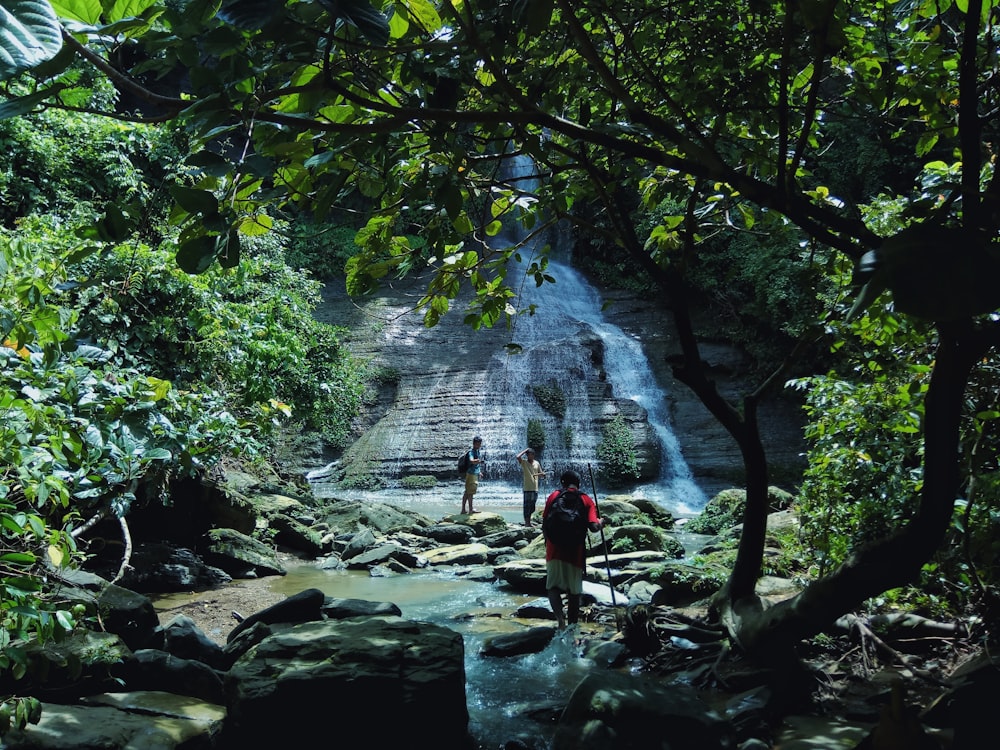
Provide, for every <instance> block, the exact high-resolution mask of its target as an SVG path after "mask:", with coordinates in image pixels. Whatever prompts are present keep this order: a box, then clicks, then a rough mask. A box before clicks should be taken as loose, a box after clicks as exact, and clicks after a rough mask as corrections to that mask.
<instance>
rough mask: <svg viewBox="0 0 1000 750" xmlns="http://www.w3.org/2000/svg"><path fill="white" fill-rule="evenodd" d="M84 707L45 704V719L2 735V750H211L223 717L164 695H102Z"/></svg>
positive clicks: (215, 708) (220, 711)
mask: <svg viewBox="0 0 1000 750" xmlns="http://www.w3.org/2000/svg"><path fill="white" fill-rule="evenodd" d="M86 703H87V704H86V705H85V704H83V703H81V704H79V705H59V704H55V703H42V718H41V720H40V721H39V722H38V723H37V724H28V725H27V726H26V727H25V728H24V729H14V730H12V731H11V732H9V733H7V734H6V735H4V738H3V747H4V750H65V749H66V748H150V750H152V749H153V748H157V749H159V750H169V748H181V747H183V748H210V747H215V746H216V745H215V737H216V736H217V735H218V733H219V731H220V730H221V728H222V720H223V717H224V715H225V709H224V708H223V707H222V706H220V705H217V704H213V703H208V702H206V701H202V700H198V699H196V698H190V697H188V696H184V695H174V694H172V693H167V692H162V691H155V692H139V693H104V694H101V695H97V696H94V697H92V698H90V699H88V700H87V702H86Z"/></svg>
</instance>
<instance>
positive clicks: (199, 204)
mask: <svg viewBox="0 0 1000 750" xmlns="http://www.w3.org/2000/svg"><path fill="white" fill-rule="evenodd" d="M170 194H171V195H172V196H173V198H174V200H175V201H177V205H179V206H180V207H181V208H183V209H184V210H185V211H187V212H188V213H192V214H203V215H205V216H211V215H214V214H217V213H218V212H219V201H218V199H217V198H216V197H215V195H214V194H213V193H211V192H210V191H208V190H195V189H194V188H188V187H183V186H182V185H177V184H174V185H171V186H170Z"/></svg>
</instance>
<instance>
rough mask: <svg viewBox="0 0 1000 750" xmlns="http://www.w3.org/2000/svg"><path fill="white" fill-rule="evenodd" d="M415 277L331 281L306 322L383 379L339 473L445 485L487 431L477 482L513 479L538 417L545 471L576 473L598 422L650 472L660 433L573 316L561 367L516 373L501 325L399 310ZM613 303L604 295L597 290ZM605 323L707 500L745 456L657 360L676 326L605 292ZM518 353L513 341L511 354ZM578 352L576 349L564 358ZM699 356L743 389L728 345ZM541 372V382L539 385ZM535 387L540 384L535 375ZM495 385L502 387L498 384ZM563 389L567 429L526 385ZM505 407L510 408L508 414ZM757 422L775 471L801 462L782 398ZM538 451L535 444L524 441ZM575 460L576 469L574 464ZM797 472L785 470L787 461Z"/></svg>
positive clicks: (796, 422) (511, 337) (510, 338)
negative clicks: (569, 403) (338, 330)
mask: <svg viewBox="0 0 1000 750" xmlns="http://www.w3.org/2000/svg"><path fill="white" fill-rule="evenodd" d="M418 290H419V286H418V285H413V286H412V287H409V288H407V287H405V286H404V287H403V288H396V289H391V290H385V291H383V292H382V293H380V294H379V295H378V296H376V297H373V298H370V299H366V300H364V301H357V300H355V301H352V300H349V299H348V298H347V297H346V295H345V294H344V293H343V292H342V290H340V289H336V288H331V287H328V288H327V290H326V292H325V299H326V301H325V303H324V304H323V305H322V306H321V307H320V309H319V310H317V317H319V318H320V319H321V320H325V321H327V322H330V323H332V324H335V325H339V326H345V327H347V328H349V329H350V331H351V334H350V337H349V338H348V341H347V345H348V346H349V347H350V348H351V350H352V351H353V352H354V353H355V354H356V355H357V356H359V357H362V358H365V359H369V360H370V361H371V362H372V363H373V364H374V366H376V367H377V368H379V369H380V370H381V371H382V372H383V373H384V377H383V379H382V385H381V387H380V389H379V392H378V394H377V395H375V397H374V399H373V401H374V403H373V405H372V407H371V409H370V410H369V413H368V415H367V416H366V417H365V418H364V420H363V421H362V422H361V423H359V424H358V425H357V430H358V439H357V441H356V442H355V443H354V444H353V445H352V446H351V447H350V448H348V449H347V450H346V451H345V452H344V454H343V456H342V457H341V459H340V461H341V469H342V470H343V472H344V474H345V475H346V477H347V478H348V480H351V479H353V480H354V482H355V486H369V487H373V488H375V487H377V485H378V484H379V483H387V484H393V483H396V482H399V481H401V480H404V479H405V478H406V477H414V476H419V475H428V476H433V477H435V478H437V479H438V480H454V479H455V477H456V473H457V471H456V462H457V459H458V455H459V454H460V453H461V452H462V451H463V450H467V449H469V448H471V441H472V437H473V436H474V435H482V436H483V438H484V446H483V451H484V455H485V458H486V464H485V465H484V471H485V476H486V477H488V478H490V479H503V480H507V481H511V482H517V481H519V480H520V469H519V467H518V466H517V464H516V462H515V456H516V454H517V453H518V452H519V451H520V450H522V449H523V448H524V447H526V446H527V445H528V442H527V441H528V433H529V425H528V421H537V422H540V423H541V424H542V430H543V434H544V438H545V443H546V445H545V447H543V448H542V450H541V451H539V453H540V455H539V460H540V461H541V463H542V464H543V467H553V466H555V467H559V468H560V470H561V469H562V468H564V467H566V466H575V467H576V468H578V470H579V469H582V470H583V472H584V473H585V472H586V467H587V462H589V461H593V460H595V459H596V457H595V448H596V445H597V443H598V442H599V441H600V439H601V435H602V430H603V428H604V427H605V425H607V424H608V423H609V422H611V421H612V420H614V419H622V420H624V422H625V424H626V425H627V427H628V430H629V432H630V433H631V437H632V440H633V442H634V444H635V449H636V451H635V452H636V456H637V458H638V462H639V468H640V472H641V474H642V479H641V480H642V481H649V480H653V479H655V478H656V477H657V476H658V475H659V473H660V462H661V460H663V457H662V456H661V452H660V447H659V441H658V440H657V438H656V436H655V433H654V431H653V430H652V428H651V427H650V424H649V422H648V420H647V415H646V411H645V410H644V409H643V408H642V407H641V406H639V405H638V404H636V403H635V402H634V401H631V400H627V399H617V398H615V397H614V395H613V393H612V383H610V382H609V380H608V371H607V369H606V363H605V357H606V353H605V349H604V346H603V344H602V341H601V339H600V338H599V337H597V336H595V335H594V333H593V331H591V330H590V328H589V327H588V326H586V325H584V324H582V323H581V324H580V325H577V326H569V327H568V328H567V330H566V331H565V332H563V333H562V334H561V335H564V339H562V340H560V341H559V343H558V344H557V347H558V348H559V350H560V351H563V350H565V351H566V352H567V356H566V361H567V362H568V361H570V360H572V362H573V363H574V364H573V365H572V367H570V366H568V365H567V368H566V370H565V371H563V372H553V373H551V377H548V376H547V374H542V375H536V379H535V381H534V382H532V381H530V380H527V381H523V382H520V384H519V385H515V386H514V387H513V388H511V387H510V385H509V383H507V381H509V380H510V379H511V378H517V377H522V378H523V375H521V374H519V372H518V367H519V366H520V364H521V360H520V359H518V358H519V357H524V356H525V353H524V352H523V351H522V352H521V353H512V354H506V353H505V352H507V351H509V350H510V349H509V346H508V345H510V344H511V343H512V342H515V343H516V342H517V340H518V336H517V333H516V330H515V331H514V332H512V331H510V330H508V329H507V328H506V327H504V326H502V325H498V326H496V327H494V328H492V329H487V328H481V329H480V330H478V331H477V330H473V329H472V328H471V327H470V326H468V325H466V324H465V323H464V322H463V317H464V316H463V314H462V303H461V302H459V303H457V304H456V305H454V306H453V308H454V309H453V312H452V313H451V314H449V315H445V316H444V318H443V319H442V320H441V322H439V323H438V324H437V325H436V326H435V327H433V328H426V327H425V326H424V324H423V319H422V316H421V315H420V314H419V313H412V312H408V311H409V310H411V309H412V306H413V304H414V301H415V300H416V299H419V294H417V291H418ZM605 296H606V298H610V294H608V295H605ZM604 316H605V319H606V320H607V321H608V322H609V323H611V324H613V325H614V326H617V327H618V328H620V329H621V330H622V331H623V332H624V333H625V334H626V335H628V336H631V337H633V338H634V339H636V340H638V341H639V342H641V344H642V348H643V350H644V351H645V353H646V358H647V360H648V362H649V366H650V369H651V370H652V373H653V376H654V377H655V380H656V381H657V383H658V384H659V385H660V386H661V387H662V389H663V398H664V399H666V401H667V402H668V404H669V410H668V412H669V419H670V423H671V426H672V428H673V431H674V433H675V435H676V437H677V440H678V443H679V445H680V447H681V451H682V453H683V455H684V458H685V460H686V462H687V463H688V466H689V468H690V469H691V472H692V474H693V475H694V478H695V480H696V481H697V482H698V483H699V485H701V486H702V487H703V489H705V491H706V492H707V493H709V494H711V493H712V492H714V491H716V490H717V489H722V488H725V487H729V486H733V485H734V484H735V485H738V484H740V483H741V475H742V459H741V457H740V453H739V451H738V449H737V446H736V444H735V442H734V441H733V440H732V438H731V437H730V436H729V435H728V433H726V432H725V431H724V430H723V429H722V427H721V426H720V425H719V424H718V422H717V421H716V420H715V419H714V417H712V415H711V414H710V413H709V412H708V410H707V409H705V407H704V406H703V405H702V404H701V402H700V401H699V400H698V399H697V398H696V397H695V396H694V395H693V394H692V393H691V392H690V390H689V389H688V388H687V386H685V385H684V384H682V383H680V382H678V381H676V380H675V379H674V378H673V375H672V372H671V369H670V365H669V362H668V359H669V357H670V356H671V355H676V353H677V352H678V351H679V347H678V346H677V344H676V340H675V336H674V331H673V321H672V319H671V318H670V314H669V312H668V311H667V310H666V309H665V308H664V307H663V306H662V305H661V304H660V302H659V300H657V299H649V298H639V297H635V296H629V295H620V294H618V295H616V296H615V297H614V301H613V304H611V305H610V306H609V307H608V308H607V309H606V310H605V313H604ZM515 351H516V349H515ZM570 351H575V352H576V354H572V355H571V354H569V352H570ZM705 356H706V359H708V360H709V364H710V366H712V368H713V376H714V377H716V378H717V380H718V382H719V388H720V390H721V391H722V392H723V393H727V392H728V391H731V392H732V393H733V394H734V395H738V394H739V393H741V392H742V390H741V386H742V385H743V384H742V383H741V381H740V375H741V372H742V371H743V370H744V369H745V368H744V363H743V362H742V357H741V355H740V353H739V352H737V351H735V350H731V349H729V348H726V347H721V346H709V347H706V349H705ZM543 378H544V379H543ZM539 381H541V382H539ZM498 384H499V385H498ZM553 384H555V385H556V386H561V387H563V388H564V389H565V390H566V391H567V393H569V392H571V391H572V392H576V393H578V394H579V393H583V394H584V396H583V401H582V402H579V397H577V398H578V402H579V403H581V404H582V405H578V407H577V410H576V412H575V413H574V416H573V421H572V424H570V420H569V419H568V418H567V419H566V420H562V421H561V420H560V419H559V418H558V416H553V415H552V414H550V413H548V412H546V410H545V408H544V407H543V405H542V404H540V403H539V401H538V397H537V388H534V387H533V386H537V385H548V386H552V385H553ZM498 388H504V389H507V391H508V393H507V396H506V398H507V399H508V400H507V402H506V404H501V403H495V399H494V398H493V396H494V395H495V393H496V392H497V390H498ZM515 407H516V408H515ZM760 420H761V425H762V433H763V435H764V439H765V445H766V446H767V448H768V451H769V456H770V457H771V459H772V461H774V462H775V463H776V465H778V466H785V465H789V466H792V467H795V466H796V465H798V464H801V458H800V454H801V453H802V450H803V447H802V438H801V428H800V424H801V417H799V416H798V412H797V410H796V406H795V405H794V404H792V403H790V402H787V403H786V402H784V401H780V400H779V401H776V402H768V403H765V404H764V405H763V406H762V408H761V414H760ZM534 447H536V448H538V446H537V445H536V446H534ZM578 464H579V465H578ZM793 470H794V469H793Z"/></svg>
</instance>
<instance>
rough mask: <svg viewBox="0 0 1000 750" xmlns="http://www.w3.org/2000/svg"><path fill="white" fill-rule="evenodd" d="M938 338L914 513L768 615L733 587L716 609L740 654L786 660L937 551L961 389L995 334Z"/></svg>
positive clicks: (909, 577)
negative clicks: (921, 479) (804, 642)
mask: <svg viewBox="0 0 1000 750" xmlns="http://www.w3.org/2000/svg"><path fill="white" fill-rule="evenodd" d="M939 334H940V339H939V343H938V348H937V358H936V361H935V364H934V370H933V373H932V376H931V382H930V386H929V388H928V392H927V399H926V409H925V421H924V485H923V490H922V494H921V496H920V498H919V506H918V508H917V512H916V513H915V515H914V516H913V518H912V519H911V520H910V521H909V522H908V523H907V524H906V525H905V526H904V527H902V528H900V529H899V530H897V531H896V532H895V533H893V534H892V535H890V536H889V537H886V538H885V539H882V540H880V541H877V542H874V543H872V544H870V545H869V546H867V547H865V548H863V549H860V550H858V551H857V552H856V553H855V554H854V555H852V556H851V557H850V558H849V559H848V560H846V561H845V562H844V563H843V564H842V565H841V566H840V567H839V568H838V569H837V570H835V571H834V572H832V573H831V574H830V575H828V576H825V577H823V578H820V579H818V580H816V581H814V582H813V583H811V584H810V585H809V586H808V587H807V588H806V589H804V590H803V591H802V592H801V593H800V594H798V595H797V596H795V597H793V598H791V599H788V600H786V601H783V602H780V603H779V604H776V605H774V606H773V607H771V608H769V609H764V608H763V607H762V605H761V602H760V601H759V600H758V599H757V597H755V596H750V597H746V596H741V594H743V592H742V591H739V592H738V591H737V589H736V588H735V587H734V586H733V585H732V582H731V584H730V587H729V589H728V591H727V592H726V593H727V596H726V597H725V598H721V600H717V604H718V605H719V606H720V610H721V613H722V619H723V622H724V623H725V625H726V627H727V630H728V631H729V633H730V637H731V639H732V640H733V641H734V642H735V643H736V644H737V645H738V646H739V647H740V648H741V649H742V650H743V651H744V653H746V654H748V655H750V656H751V657H757V658H759V659H762V660H771V659H781V658H782V657H787V656H789V650H790V649H792V648H794V646H795V644H797V643H798V642H800V641H801V640H802V639H804V638H808V637H810V636H813V635H815V634H816V633H819V632H821V631H822V630H823V629H825V628H826V627H828V626H829V625H830V624H831V623H833V622H834V621H836V619H837V618H838V617H840V616H841V615H843V614H844V613H846V612H850V611H851V610H853V609H856V608H857V607H858V606H859V605H860V604H861V603H862V602H864V601H865V600H866V599H869V598H871V597H873V596H876V595H877V594H880V593H882V592H883V591H887V590H889V589H892V588H897V587H899V586H903V585H906V584H908V583H912V582H914V581H915V580H917V577H918V575H919V573H920V570H921V567H922V566H923V564H924V563H925V562H926V561H927V560H929V559H930V558H931V556H932V555H933V554H934V552H935V551H936V550H937V548H938V547H939V546H940V544H941V542H942V540H943V539H944V537H945V533H946V532H947V530H948V526H949V523H950V521H951V517H952V512H953V509H954V505H955V499H956V497H957V496H958V493H959V490H960V487H959V461H958V458H959V455H958V447H959V435H960V432H959V427H960V420H961V416H962V408H963V396H964V393H965V387H966V384H967V382H968V378H969V374H970V372H971V370H972V367H973V366H974V365H975V363H976V362H977V361H978V360H979V359H980V358H981V357H982V356H983V355H984V354H985V353H986V352H987V350H988V349H989V348H990V346H992V341H991V339H992V338H993V337H994V336H995V335H996V334H997V330H996V326H995V325H994V326H993V327H992V328H991V329H990V330H988V331H987V330H984V331H981V332H976V331H973V330H972V329H971V327H966V328H965V329H964V330H960V329H959V328H958V327H957V326H955V327H951V326H943V325H942V326H939ZM984 334H985V335H984ZM747 513H748V515H749V513H750V508H749V503H748V510H747ZM748 520H749V519H748ZM741 552H742V547H741ZM737 564H738V563H737Z"/></svg>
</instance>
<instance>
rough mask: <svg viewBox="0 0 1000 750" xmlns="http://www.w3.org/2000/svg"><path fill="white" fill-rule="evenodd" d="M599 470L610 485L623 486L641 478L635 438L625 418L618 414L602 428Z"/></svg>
mask: <svg viewBox="0 0 1000 750" xmlns="http://www.w3.org/2000/svg"><path fill="white" fill-rule="evenodd" d="M597 467H598V468H597V470H598V473H599V474H600V475H601V478H602V479H604V481H605V482H606V483H607V484H608V485H610V486H621V485H624V484H628V483H629V482H633V481H635V480H636V479H638V478H639V462H638V460H637V459H636V455H635V440H634V438H633V437H632V431H631V430H630V429H629V427H628V424H627V423H626V422H625V418H624V417H623V416H622V415H621V414H618V415H616V416H615V417H614V418H613V419H612V420H611V421H610V422H608V423H607V424H606V425H605V426H604V429H603V430H602V435H601V441H600V442H599V443H598V444H597Z"/></svg>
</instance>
